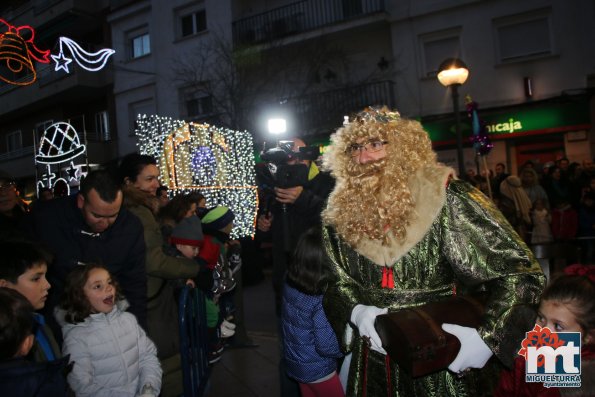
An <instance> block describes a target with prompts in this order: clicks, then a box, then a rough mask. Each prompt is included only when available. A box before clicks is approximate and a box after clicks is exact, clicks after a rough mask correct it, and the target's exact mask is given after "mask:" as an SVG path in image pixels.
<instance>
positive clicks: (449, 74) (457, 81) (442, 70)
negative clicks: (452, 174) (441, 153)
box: [438, 58, 469, 178]
mask: <svg viewBox="0 0 595 397" xmlns="http://www.w3.org/2000/svg"><path fill="white" fill-rule="evenodd" d="M467 77H469V69H467V65H465V62H463V61H461V60H460V59H458V58H448V59H447V60H445V61H444V62H442V63H441V64H440V66H439V67H438V81H440V84H442V85H443V86H445V87H450V91H451V93H452V106H453V110H454V113H455V132H456V136H457V161H458V163H459V177H460V178H462V177H463V176H464V175H465V163H464V160H463V138H462V137H461V117H460V114H459V86H460V85H462V84H464V83H465V81H467Z"/></svg>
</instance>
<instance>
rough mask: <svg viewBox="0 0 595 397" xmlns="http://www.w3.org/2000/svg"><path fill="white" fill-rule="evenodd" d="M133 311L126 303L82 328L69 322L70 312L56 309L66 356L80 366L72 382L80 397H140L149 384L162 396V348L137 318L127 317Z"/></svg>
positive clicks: (89, 320)
mask: <svg viewBox="0 0 595 397" xmlns="http://www.w3.org/2000/svg"><path fill="white" fill-rule="evenodd" d="M127 307H128V303H127V302H126V301H120V302H118V303H117V304H116V305H115V306H114V308H113V309H112V311H111V312H109V313H107V314H106V313H95V314H91V315H90V316H89V317H87V318H86V319H85V321H84V322H82V323H78V324H71V323H66V322H65V315H66V312H65V311H64V310H62V309H58V310H56V319H57V320H58V322H59V323H60V325H61V326H62V334H63V335H64V344H63V345H62V353H63V354H64V355H67V354H70V360H71V362H73V363H74V365H73V367H72V372H71V373H70V374H69V375H68V383H69V385H70V387H71V388H72V390H74V392H75V393H76V395H77V397H83V396H121V397H124V396H130V397H134V396H136V395H138V394H140V391H141V389H142V388H143V386H144V385H146V384H150V385H151V386H152V387H153V389H155V390H156V391H157V394H159V390H160V389H161V375H162V371H161V365H160V364H159V360H158V359H157V349H156V348H155V345H154V344H153V342H152V341H151V340H150V339H149V338H148V337H147V335H146V334H145V331H143V329H142V328H141V327H140V326H139V325H138V323H137V321H136V318H135V317H134V316H133V315H132V314H130V313H126V312H124V310H125V309H126V308H127Z"/></svg>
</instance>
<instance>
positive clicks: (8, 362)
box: [0, 288, 69, 397]
mask: <svg viewBox="0 0 595 397" xmlns="http://www.w3.org/2000/svg"><path fill="white" fill-rule="evenodd" d="M34 315H35V311H34V307H33V305H32V304H31V302H29V301H28V300H27V298H25V297H24V296H23V295H22V294H20V293H19V292H18V291H17V290H14V289H10V288H0V390H1V392H2V395H4V396H18V397H34V396H35V397H62V396H63V397H66V396H68V395H69V393H68V386H67V384H66V379H65V377H64V373H65V372H66V366H67V364H68V357H65V358H62V359H59V360H54V361H49V362H41V363H33V362H31V361H29V360H26V359H25V357H26V356H27V355H28V354H29V352H30V350H31V349H32V348H33V346H34V344H35V342H34V340H35V335H34V333H35V331H34V329H35V326H36V321H35V319H34Z"/></svg>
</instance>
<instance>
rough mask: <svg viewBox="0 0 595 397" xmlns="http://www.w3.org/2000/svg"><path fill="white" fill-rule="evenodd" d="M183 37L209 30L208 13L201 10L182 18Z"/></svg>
mask: <svg viewBox="0 0 595 397" xmlns="http://www.w3.org/2000/svg"><path fill="white" fill-rule="evenodd" d="M181 26H182V37H186V36H191V35H193V34H196V33H199V32H203V31H205V30H207V12H206V11H205V10H200V11H196V12H193V13H192V14H189V15H184V16H182V17H181Z"/></svg>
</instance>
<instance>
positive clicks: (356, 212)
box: [325, 158, 414, 245]
mask: <svg viewBox="0 0 595 397" xmlns="http://www.w3.org/2000/svg"><path fill="white" fill-rule="evenodd" d="M387 163H388V162H387V159H386V158H385V159H383V160H380V161H376V162H374V163H370V164H365V165H356V166H354V167H350V169H349V170H348V171H347V172H348V173H349V174H351V175H352V177H351V178H347V179H346V180H345V181H344V183H343V184H342V185H340V186H337V187H336V188H335V190H334V191H333V193H332V194H331V197H330V198H329V203H328V206H327V210H326V212H325V219H327V220H328V221H329V223H330V224H332V225H333V226H334V227H335V229H336V230H337V232H338V233H339V234H340V235H341V236H342V237H343V238H344V239H345V240H347V242H348V243H349V244H351V245H357V244H358V243H359V242H360V240H361V239H362V238H364V237H365V238H368V239H371V240H379V241H380V242H381V243H382V244H383V245H386V244H387V243H388V235H389V234H392V235H393V236H394V237H396V238H397V239H398V240H404V239H405V236H406V231H407V226H408V225H409V224H410V222H411V221H412V220H413V215H414V211H413V202H412V200H411V192H410V191H409V187H408V185H407V179H408V178H407V177H406V175H407V173H406V172H405V170H402V169H400V170H395V169H391V167H388V166H387V165H388V164H387ZM354 164H355V163H354Z"/></svg>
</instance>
